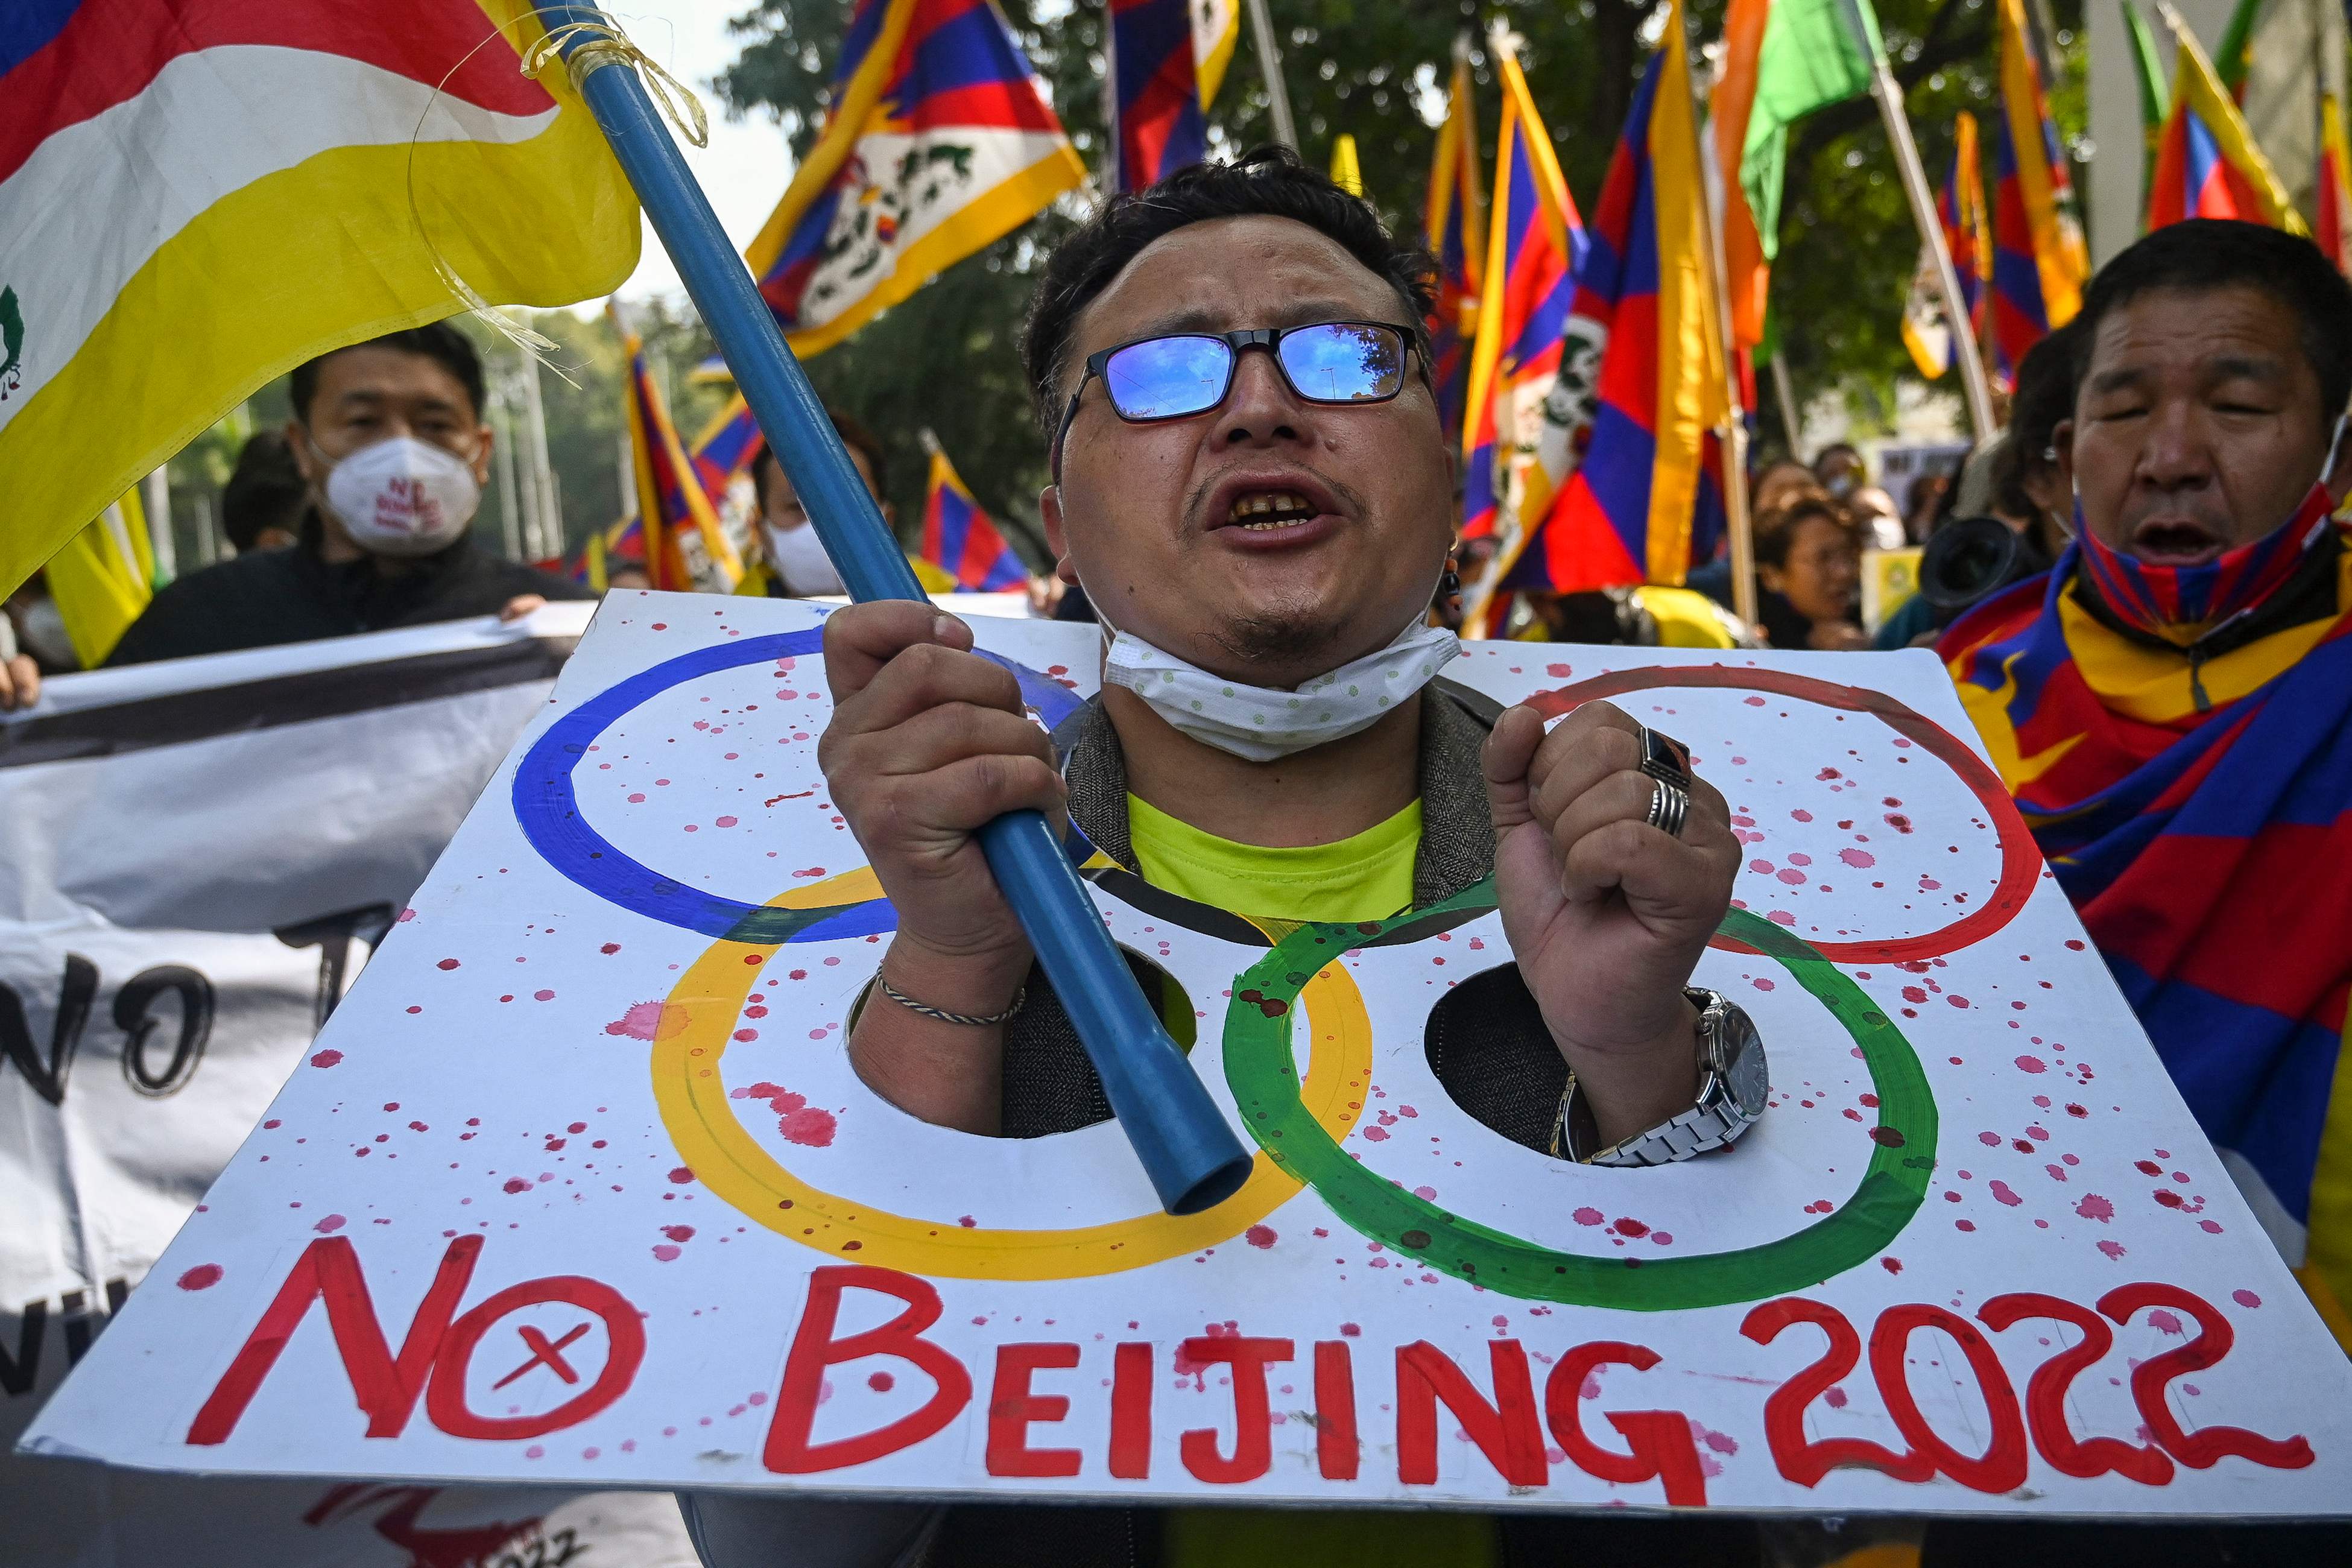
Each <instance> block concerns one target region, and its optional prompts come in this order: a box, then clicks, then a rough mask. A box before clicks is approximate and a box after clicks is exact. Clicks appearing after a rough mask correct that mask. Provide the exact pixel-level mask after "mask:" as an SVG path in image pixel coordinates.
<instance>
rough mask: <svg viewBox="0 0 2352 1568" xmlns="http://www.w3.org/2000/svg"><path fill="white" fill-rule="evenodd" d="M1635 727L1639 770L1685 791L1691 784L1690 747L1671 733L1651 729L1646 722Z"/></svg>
mask: <svg viewBox="0 0 2352 1568" xmlns="http://www.w3.org/2000/svg"><path fill="white" fill-rule="evenodd" d="M1635 729H1636V730H1638V731H1640V733H1639V734H1638V735H1637V736H1636V737H1635V738H1636V739H1637V740H1638V741H1639V742H1641V747H1642V762H1641V770H1642V772H1643V773H1646V774H1648V775H1649V776H1650V777H1651V778H1654V779H1655V780H1657V781H1658V782H1659V783H1660V784H1672V785H1674V786H1675V788H1676V789H1679V790H1682V791H1685V793H1687V792H1688V791H1689V789H1690V786H1691V772H1690V748H1689V747H1688V746H1685V745H1684V744H1683V743H1682V742H1680V741H1677V740H1675V738H1674V737H1673V736H1672V735H1668V734H1665V733H1663V732H1662V731H1656V730H1653V729H1651V728H1650V727H1649V726H1648V725H1646V724H1639V725H1636V726H1635Z"/></svg>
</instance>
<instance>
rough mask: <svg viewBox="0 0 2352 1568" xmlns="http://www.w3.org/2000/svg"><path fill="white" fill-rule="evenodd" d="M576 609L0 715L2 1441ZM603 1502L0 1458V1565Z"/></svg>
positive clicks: (162, 1554) (490, 1527)
mask: <svg viewBox="0 0 2352 1568" xmlns="http://www.w3.org/2000/svg"><path fill="white" fill-rule="evenodd" d="M586 608H587V607H586V606H583V605H560V606H551V607H550V608H549V609H547V610H544V611H542V612H541V613H540V615H539V616H536V617H534V618H533V619H532V621H531V622H530V624H529V625H528V626H518V627H511V628H509V627H499V626H496V625H495V624H494V623H492V622H491V621H489V620H488V618H485V619H484V620H482V621H480V622H478V623H467V624H462V625H457V626H434V627H428V628H423V629H419V630H415V631H403V632H387V633H380V634H376V635H373V636H369V637H349V638H339V639H336V640H335V641H332V642H326V643H312V644H305V645H301V646H299V647H284V648H269V649H262V650H257V651H254V652H250V653H241V654H230V655H225V656H221V657H218V658H199V659H184V660H178V661H173V662H171V663H166V664H159V665H150V666H142V667H140V668H131V669H121V670H106V671H100V672H97V673H93V674H89V675H74V676H67V677H64V678H62V679H58V680H55V681H52V682H50V683H49V685H48V687H47V697H46V699H45V700H44V701H43V702H42V704H41V705H40V706H39V707H38V708H37V709H36V710H32V711H30V712H27V713H22V714H14V715H9V716H7V717H6V718H5V721H0V1192H5V1194H7V1203H6V1205H5V1215H6V1218H5V1224H0V1446H5V1448H10V1449H13V1447H15V1441H16V1436H17V1435H18V1434H19V1433H20V1432H21V1431H22V1430H23V1429H24V1427H25V1426H26V1423H27V1422H29V1421H30V1420H31V1418H32V1416H33V1414H34V1412H35V1410H36V1409H37V1407H38V1406H39V1405H40V1403H41V1401H42V1400H43V1399H44V1398H46V1397H47V1395H48V1394H50V1393H51V1392H52V1391H53V1390H54V1389H55V1388H56V1387H57V1386H58V1384H60V1383H61V1382H62V1381H63V1380H64V1378H65V1375H66V1372H67V1369H68V1366H69V1365H70V1364H71V1363H74V1362H76V1361H79V1359H80V1358H81V1357H82V1356H83V1355H84V1354H85V1353H87V1352H88V1351H89V1347H90V1345H91V1343H92V1342H93V1341H94V1340H95V1338H96V1336H97V1335H98V1334H99V1332H100V1330H102V1329H103V1328H104V1327H105V1326H106V1324H107V1321H108V1320H109V1318H110V1315H111V1314H113V1313H114V1312H116V1311H117V1310H120V1309H121V1307H122V1306H123V1305H124V1303H125V1301H126V1300H128V1299H129V1297H130V1295H131V1291H132V1289H133V1288H134V1287H136V1286H138V1285H139V1283H140V1281H141V1280H142V1278H143V1277H144V1276H145V1275H146V1273H147V1271H148V1269H149V1267H150V1266H151V1265H152V1263H153V1261H154V1259H155V1258H156V1257H157V1255H158V1254H160V1253H161V1252H162V1251H163V1247H164V1245H165V1244H166V1243H167V1242H168V1241H169V1240H170V1239H171V1237H172V1234H173V1232H174V1231H175V1230H177V1229H178V1228H179V1226H180V1225H181V1223H182V1222H183V1221H184V1220H185V1219H186V1218H187V1216H188V1215H189V1212H190V1211H191V1209H192V1208H193V1207H194V1205H195V1203H196V1202H197V1200H198V1199H199V1198H200V1197H201V1196H202V1194H203V1193H204V1190H205V1187H206V1186H207V1185H208V1184H210V1183H211V1182H212V1180H213V1178H214V1177H215V1175H217V1174H218V1173H219V1172H220V1170H221V1167H222V1166H223V1165H224V1164H226V1163H227V1161H228V1158H229V1156H230V1154H231V1153H232V1152H235V1150H236V1147H237V1144H238V1142H240V1141H241V1140H242V1139H243V1138H244V1137H245V1136H246V1134H247V1131H250V1130H251V1128H252V1126H253V1124H254V1122H255V1121H257V1120H259V1118H260V1116H261V1113H262V1111H263V1110H264V1109H265V1108H266V1107H267V1106H268V1103H269V1101H270V1099H271V1097H272V1096H274V1095H275V1094H276V1093H277V1092H278V1089H279V1087H280V1086H281V1085H282V1084H283V1083H284V1082H285V1080H286V1077H287V1075H288V1074H289V1072H291V1071H292V1070H293V1069H294V1068H295V1067H296V1065H297V1064H299V1062H300V1061H301V1059H302V1056H303V1053H304V1052H305V1051H306V1050H307V1049H308V1048H309V1047H310V1041H311V1038H312V1037H313V1035H314V1034H315V1033H316V1032H317V1030H318V1028H319V1026H320V1023H321V1022H323V1021H324V1019H325V1017H326V1016H327V1015H328V1014H329V1013H330V1012H331V1010H332V1009H333V1007H334V1006H335V1005H337V1003H338V1001H339V999H340V998H341V995H342V994H343V990H344V986H345V984H346V983H347V981H348V980H349V978H350V977H351V976H352V975H355V974H357V973H359V970H360V967H361V965H362V963H364V962H365V960H366V957H367V954H368V951H369V948H370V946H371V944H372V943H373V942H374V941H375V940H376V938H377V937H379V936H380V935H381V934H382V932H383V930H384V928H385V927H387V926H388V925H389V924H390V923H391V921H392V920H393V917H394V915H395V914H396V913H397V912H398V910H400V909H401V908H402V907H403V906H404V904H405V903H406V902H407V900H408V897H409V894H410V893H411V892H412V891H413V890H414V889H415V886H416V884H417V882H418V881H419V880H420V879H422V878H423V877H424V875H425V871H426V869H427V868H429V867H430V866H431V865H432V864H433V861H434V859H435V858H436V856H437V855H438V854H439V853H440V851H441V849H442V847H443V846H444V845H445V844H446V843H447V841H448V838H449V835H450V834H451V833H452V832H453V831H455V829H456V827H457V823H458V822H459V820H460V819H461V818H462V817H463V816H464V815H465V812H466V810H467V806H468V805H470V804H471V803H472V801H473V799H474V797H475V796H476V795H478V793H479V792H480V789H481V786H482V784H483V783H484V782H485V781H486V780H487V779H488V777H489V776H490V774H491V773H492V772H493V771H494V770H495V769H496V768H497V766H498V764H499V759H500V757H502V756H503V755H504V754H505V752H506V751H507V748H508V746H509V744H510V743H511V742H512V741H513V739H514V737H515V736H516V735H517V734H518V733H520V731H521V730H522V728H523V726H524V725H525V723H526V722H528V721H529V720H530V718H531V717H532V716H534V715H535V714H536V713H537V712H538V711H539V710H541V708H543V707H544V706H545V704H546V701H547V698H548V694H549V691H550V689H551V685H552V683H553V679H554V675H555V671H556V669H557V668H559V667H560V666H561V664H562V659H563V658H564V656H565V654H566V653H567V652H568V651H569V650H570V648H571V647H572V641H573V639H574V638H575V637H577V636H578V634H579V632H580V631H581V629H582V628H583V626H584V625H585V623H586V619H587V616H586ZM559 1505H562V1506H565V1507H566V1508H567V1510H568V1513H569V1515H570V1517H566V1516H564V1515H556V1516H550V1511H549V1510H551V1509H552V1508H556V1507H558V1506H559ZM631 1506H634V1505H633V1504H630V1503H628V1502H623V1503H622V1504H620V1505H618V1506H617V1507H616V1506H614V1505H611V1504H607V1503H603V1502H594V1501H573V1502H571V1503H569V1504H567V1503H566V1500H565V1498H564V1497H562V1495H560V1494H555V1493H552V1492H550V1491H547V1490H545V1489H536V1490H532V1491H529V1492H519V1491H517V1490H516V1489H512V1488H507V1489H485V1490H482V1491H480V1492H478V1493H455V1492H448V1491H440V1490H436V1489H434V1488H430V1487H376V1486H351V1487H341V1488H331V1487H329V1486H326V1485H322V1484H320V1483H317V1482H304V1483H300V1484H289V1483H285V1482H243V1481H239V1482H233V1483H226V1484H221V1483H209V1482H207V1483H197V1482H193V1481H191V1480H189V1479H186V1478H184V1477H166V1476H141V1475H132V1474H128V1473H123V1472H108V1471H101V1470H98V1469H96V1468H83V1467H71V1468H67V1467H59V1466H56V1465H46V1464H42V1463H39V1462H37V1461H35V1460H29V1459H26V1458H21V1457H17V1456H16V1455H14V1454H5V1456H0V1564H6V1565H8V1568H19V1565H22V1568H33V1565H36V1564H37V1565H38V1568H61V1565H66V1564H75V1565H81V1564H87V1565H89V1568H114V1565H116V1564H122V1565H126V1568H127V1565H129V1564H146V1563H157V1562H167V1561H168V1562H171V1563H181V1564H192V1563H223V1564H228V1563H257V1562H268V1563H278V1564H304V1565H310V1564H337V1565H349V1568H362V1565H366V1568H374V1565H377V1564H383V1565H385V1568H404V1565H406V1564H410V1563H439V1562H449V1563H456V1562H459V1561H463V1562H473V1561H476V1560H477V1559H479V1560H480V1561H482V1562H484V1563H488V1564H500V1563H511V1564H512V1565H513V1568H525V1565H527V1564H532V1563H553V1562H556V1561H561V1560H567V1559H568V1560H571V1561H575V1562H579V1563H583V1564H584V1563H591V1562H592V1559H591V1557H590V1556H589V1555H588V1553H589V1552H591V1551H592V1550H593V1549H594V1547H601V1546H604V1545H608V1544H610V1543H611V1542H614V1540H615V1539H616V1538H618V1536H619V1535H621V1534H624V1533H625V1532H626V1531H627V1530H628V1529H630V1528H634V1526H633V1525H631V1524H627V1523H625V1522H624V1521H621V1520H620V1519H619V1518H618V1517H617V1516H618V1515H619V1514H622V1513H625V1512H626V1511H627V1509H628V1508H629V1507H631ZM550 1518H551V1522H549V1523H548V1524H547V1525H546V1527H545V1528H544V1529H541V1528H540V1526H539V1525H538V1524H537V1522H536V1521H541V1520H542V1519H550ZM669 1523H670V1534H671V1535H672V1536H676V1535H677V1525H676V1519H675V1513H674V1511H673V1513H672V1517H671V1519H670V1521H669ZM592 1542H593V1546H592ZM460 1547H462V1548H463V1549H464V1552H465V1555H464V1556H463V1557H462V1558H460V1557H453V1556H450V1555H449V1553H450V1552H453V1551H456V1550H457V1549H459V1548H460ZM619 1555H620V1554H619V1553H617V1552H614V1553H609V1554H608V1557H607V1559H606V1560H608V1561H610V1560H613V1559H614V1558H615V1557H618V1556H619ZM627 1560H628V1561H631V1562H633V1563H635V1562H644V1563H656V1562H664V1561H667V1562H677V1561H681V1559H679V1558H677V1556H675V1555H673V1556H671V1557H669V1558H667V1559H664V1558H662V1557H660V1556H659V1554H658V1553H657V1552H645V1553H638V1554H633V1555H630V1556H629V1557H628V1558H627ZM682 1560H683V1561H690V1560H691V1558H690V1554H688V1557H687V1558H685V1559H682Z"/></svg>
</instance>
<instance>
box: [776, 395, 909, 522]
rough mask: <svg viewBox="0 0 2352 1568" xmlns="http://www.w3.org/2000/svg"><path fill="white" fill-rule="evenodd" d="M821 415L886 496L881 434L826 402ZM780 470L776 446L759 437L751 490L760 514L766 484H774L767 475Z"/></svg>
mask: <svg viewBox="0 0 2352 1568" xmlns="http://www.w3.org/2000/svg"><path fill="white" fill-rule="evenodd" d="M824 416H825V417H826V418H827V419H830V420H832V421H833V429H834V434H835V435H837V436H839V437H841V444H842V445H843V446H845V447H848V448H849V449H850V451H852V452H854V453H855V454H856V455H857V456H858V457H861V458H865V459H866V470H867V471H868V472H870V473H871V474H872V475H873V476H874V489H876V491H877V492H878V493H880V494H882V495H888V494H889V493H890V492H889V489H887V485H888V480H887V479H886V478H885V477H884V476H885V475H886V474H887V469H886V468H884V466H883V460H882V440H881V437H877V436H876V435H875V434H874V432H873V431H871V430H868V429H867V428H866V426H863V425H860V424H859V423H858V422H857V421H856V420H855V419H852V418H851V417H850V416H848V415H846V414H844V413H843V412H842V411H841V410H840V409H838V408H835V407H833V406H831V405H827V406H826V408H825V411H824ZM782 472H783V465H782V464H781V463H779V462H777V461H776V449H775V448H774V447H771V446H769V445H768V444H767V442H766V441H764V440H762V441H761V443H760V455H759V456H758V457H756V458H752V459H751V493H752V494H753V495H754V496H755V497H757V498H758V500H759V506H760V510H761V514H762V515H765V514H766V512H767V510H768V487H769V486H771V485H772V484H773V483H775V480H774V479H771V478H770V477H769V476H771V475H772V474H781V473H782Z"/></svg>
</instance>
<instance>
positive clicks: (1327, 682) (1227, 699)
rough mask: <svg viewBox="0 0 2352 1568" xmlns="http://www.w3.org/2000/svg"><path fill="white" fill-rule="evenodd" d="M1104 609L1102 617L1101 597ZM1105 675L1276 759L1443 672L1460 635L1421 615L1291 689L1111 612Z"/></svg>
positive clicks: (1191, 727) (1207, 731) (1185, 725)
mask: <svg viewBox="0 0 2352 1568" xmlns="http://www.w3.org/2000/svg"><path fill="white" fill-rule="evenodd" d="M1096 613H1097V616H1100V613H1101V610H1100V605H1099V604H1097V610H1096ZM1103 629H1104V631H1105V632H1106V633H1107V634H1114V635H1111V637H1110V651H1109V653H1108V655H1107V656H1106V658H1105V659H1104V663H1103V681H1104V683H1105V684H1107V685H1110V686H1123V687H1125V688H1127V689H1129V691H1132V692H1134V693H1135V694H1136V695H1137V696H1138V697H1140V698H1142V699H1143V700H1144V701H1145V702H1147V703H1149V704H1150V707H1151V710H1152V711H1153V712H1155V713H1157V714H1159V715H1160V717H1161V718H1162V719H1165V720H1167V721H1168V722H1169V723H1170V724H1171V725H1173V726H1174V727H1175V728H1176V729H1177V730H1178V731H1181V733H1183V734H1186V735H1189V736H1191V737H1192V739H1193V740H1195V741H1198V742H1201V743H1202V745H1206V746H1214V747H1216V748H1217V749H1218V750H1219V751H1221V752H1232V753H1233V754H1234V756H1237V757H1240V758H1243V759H1244V760H1245V761H1248V762H1253V763H1270V762H1273V761H1275V760H1276V759H1277V758H1280V757H1287V756H1290V755H1292V754H1294V753H1296V752H1305V751H1311V750H1313V749H1314V748H1315V747H1317V746H1321V745H1328V743H1330V742H1333V741H1337V740H1341V739H1343V738H1345V737H1347V736H1349V735H1352V734H1355V733H1356V732H1357V731H1360V730H1369V729H1370V728H1371V727H1372V726H1373V725H1374V724H1377V723H1378V722H1380V721H1381V719H1382V718H1383V717H1385V716H1386V715H1387V714H1388V713H1390V712H1391V710H1394V709H1395V708H1397V707H1398V706H1399V705H1400V704H1401V703H1402V702H1404V701H1405V700H1408V699H1410V698H1411V697H1412V695H1413V694H1414V693H1415V692H1418V691H1419V690H1420V689H1422V688H1423V687H1424V686H1427V685H1428V684H1429V683H1430V682H1431V681H1432V680H1433V679H1436V677H1437V672H1438V671H1439V670H1440V669H1443V668H1444V667H1445V664H1446V661H1447V660H1449V659H1451V658H1454V656H1455V655H1457V654H1459V653H1461V651H1462V643H1461V639H1459V638H1458V637H1455V636H1454V634H1453V633H1452V632H1449V631H1447V630H1446V629H1445V628H1444V627H1443V626H1431V625H1430V624H1429V623H1428V621H1427V619H1426V618H1425V617H1423V616H1414V617H1413V618H1412V622H1411V623H1410V624H1409V625H1407V626H1405V628H1404V630H1402V631H1401V632H1399V633H1398V634H1397V635H1396V637H1394V638H1393V639H1391V641H1390V643H1389V644H1388V646H1387V647H1382V648H1378V649H1375V650H1374V651H1372V652H1370V653H1368V654H1366V655H1365V656H1364V657H1363V658H1360V659H1356V660H1354V661H1353V662H1352V663H1349V664H1343V665H1341V666H1340V667H1339V668H1337V669H1335V670H1332V671H1331V672H1330V673H1329V674H1328V675H1318V676H1317V677H1316V678H1315V679H1312V680H1309V681H1307V682H1306V683H1305V684H1304V685H1302V686H1300V687H1299V688H1298V689H1296V690H1293V691H1283V690H1279V689H1272V688H1268V687H1263V686H1248V685H1244V684H1243V683H1242V682H1240V681H1237V680H1227V679H1225V678H1224V677H1223V676H1220V675H1212V674H1210V673H1209V672H1208V671H1207V670H1205V669H1202V668H1200V667H1198V666H1197V665H1192V664H1187V663H1185V662H1184V661H1183V660H1182V659H1181V658H1177V657H1176V656H1175V655H1174V654H1172V653H1166V652H1163V651H1162V650H1160V649H1159V648H1156V647H1152V646H1151V645H1150V643H1148V642H1145V641H1144V640H1143V639H1142V638H1141V637H1137V636H1135V635H1134V634H1133V633H1131V632H1122V631H1119V630H1118V627H1116V626H1112V625H1111V624H1110V622H1109V621H1108V620H1105V621H1103Z"/></svg>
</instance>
